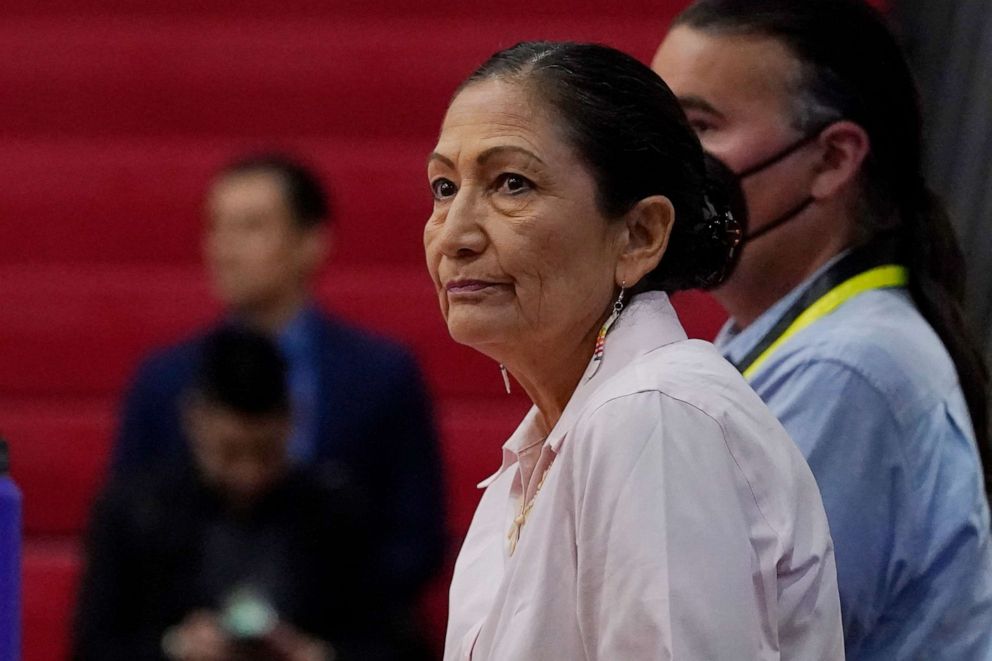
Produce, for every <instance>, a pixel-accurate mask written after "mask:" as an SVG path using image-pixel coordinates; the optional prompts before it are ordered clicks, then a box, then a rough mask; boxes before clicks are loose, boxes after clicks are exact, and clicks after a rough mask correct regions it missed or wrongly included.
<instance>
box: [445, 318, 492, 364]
mask: <svg viewBox="0 0 992 661" xmlns="http://www.w3.org/2000/svg"><path fill="white" fill-rule="evenodd" d="M486 316H487V315H480V314H464V313H461V312H459V311H456V310H450V311H449V313H448V333H449V334H450V335H451V339H453V340H454V341H455V342H457V343H458V344H464V345H465V346H468V347H472V348H473V349H476V350H477V351H480V352H482V353H485V354H486V355H489V352H488V351H487V349H488V348H490V347H492V346H493V345H498V344H502V343H503V339H504V337H505V332H503V331H504V330H505V329H504V325H505V323H506V319H500V318H485V317H486Z"/></svg>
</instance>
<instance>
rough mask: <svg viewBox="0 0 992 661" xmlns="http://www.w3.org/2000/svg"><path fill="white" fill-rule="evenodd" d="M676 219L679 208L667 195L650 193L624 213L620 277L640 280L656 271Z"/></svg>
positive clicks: (632, 281) (618, 267)
mask: <svg viewBox="0 0 992 661" xmlns="http://www.w3.org/2000/svg"><path fill="white" fill-rule="evenodd" d="M674 221H675V208H674V207H672V203H671V201H669V199H668V198H667V197H665V196H664V195H652V196H651V197H646V198H644V199H643V200H641V201H640V202H638V203H637V204H635V205H634V207H633V208H632V209H631V210H630V211H628V212H627V213H626V214H625V215H624V219H623V222H624V223H625V230H626V231H624V232H622V233H621V240H622V241H624V243H623V245H621V246H620V255H619V259H618V260H617V268H616V274H615V277H616V281H617V283H618V284H619V283H620V282H624V281H626V282H627V284H628V285H633V284H634V283H637V282H640V280H641V278H643V277H644V276H646V275H647V274H648V273H650V272H651V271H653V270H654V269H655V267H656V266H658V263H659V262H660V261H661V257H662V255H664V254H665V248H667V247H668V237H669V236H670V235H671V233H672V223H673V222H674Z"/></svg>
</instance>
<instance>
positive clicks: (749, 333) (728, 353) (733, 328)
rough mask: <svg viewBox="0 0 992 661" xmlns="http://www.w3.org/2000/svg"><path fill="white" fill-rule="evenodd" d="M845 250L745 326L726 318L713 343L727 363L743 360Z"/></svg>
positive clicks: (843, 254)
mask: <svg viewBox="0 0 992 661" xmlns="http://www.w3.org/2000/svg"><path fill="white" fill-rule="evenodd" d="M848 252H850V251H848V250H845V251H844V252H841V253H840V254H838V255H835V256H834V257H833V258H831V259H830V261H828V262H827V263H826V264H824V265H823V266H821V267H820V268H818V269H817V270H816V271H815V272H814V273H813V274H812V275H811V276H809V277H808V278H806V279H805V280H803V281H802V282H801V283H799V284H798V285H796V286H795V287H794V288H793V289H792V291H790V292H789V293H788V294H786V295H785V296H783V297H782V298H780V299H779V300H778V301H776V302H775V304H774V305H772V306H771V307H770V308H768V309H767V310H765V311H764V312H762V313H761V315H760V316H759V317H758V318H757V319H755V320H754V321H753V322H751V323H750V324H749V325H748V327H747V328H744V329H740V328H738V327H737V322H735V321H734V320H733V319H728V320H727V322H726V323H724V325H723V327H722V328H721V329H720V332H719V333H717V336H716V339H714V340H713V344H715V345H716V347H717V348H718V349H719V350H720V353H722V354H723V356H724V357H725V358H726V359H727V360H729V361H730V362H732V363H738V362H740V361H741V360H743V359H744V357H745V356H747V355H748V354H749V353H750V352H751V350H752V349H753V348H754V347H756V346H757V345H758V343H759V342H761V340H762V339H764V337H765V335H767V334H768V332H769V331H770V330H771V329H772V328H773V327H774V326H775V324H777V323H778V320H779V319H781V318H782V315H784V314H785V313H786V312H788V311H789V309H790V308H791V307H792V305H793V304H794V303H795V302H796V301H797V300H799V297H800V296H802V295H803V294H804V293H805V292H806V290H807V289H809V288H810V286H811V285H812V284H813V282H815V281H816V279H817V278H819V277H820V276H821V275H823V274H824V273H825V272H826V271H827V270H829V269H830V267H832V266H833V265H834V264H836V263H837V262H838V261H840V260H841V259H842V258H843V257H844V256H845V255H847V253H848Z"/></svg>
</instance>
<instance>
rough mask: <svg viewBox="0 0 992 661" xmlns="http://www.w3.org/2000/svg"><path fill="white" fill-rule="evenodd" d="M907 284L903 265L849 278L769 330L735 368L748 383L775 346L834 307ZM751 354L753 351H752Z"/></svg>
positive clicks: (879, 268) (891, 266)
mask: <svg viewBox="0 0 992 661" xmlns="http://www.w3.org/2000/svg"><path fill="white" fill-rule="evenodd" d="M908 282H909V271H908V270H907V269H906V267H905V266H899V265H897V264H883V265H882V266H876V267H875V268H873V269H869V270H867V271H864V272H862V273H858V274H857V275H855V276H853V277H850V278H848V279H846V280H844V281H843V282H841V283H840V284H839V285H837V286H835V287H833V288H831V289H830V290H829V291H828V292H827V293H825V294H823V295H822V296H820V297H819V298H818V299H816V301H814V302H813V303H812V304H811V305H809V306H808V307H806V308H805V309H803V310H802V311H801V312H799V313H798V314H797V315H796V317H795V319H794V320H793V321H792V323H790V324H789V325H788V327H786V328H785V330H783V331H781V332H779V333H778V334H777V335H776V334H775V332H774V331H775V329H773V331H772V333H771V334H770V335H771V336H770V337H769V336H766V337H765V339H764V340H762V342H761V343H760V344H759V347H763V348H762V349H761V350H760V352H759V353H758V355H757V356H756V357H754V358H752V359H751V360H747V359H745V360H746V364H744V365H738V369H740V370H741V373H743V374H744V378H745V379H748V380H750V379H751V377H752V376H754V374H755V373H756V372H757V371H758V369H759V368H760V367H761V366H762V365H763V364H764V363H765V361H767V360H768V359H769V358H770V357H771V356H772V354H774V353H775V351H777V350H778V348H779V347H781V346H782V344H784V343H785V342H787V341H788V340H789V338H791V337H792V336H793V335H795V334H796V333H798V332H799V331H801V330H802V329H804V328H806V327H807V326H809V325H810V324H812V323H813V322H815V321H817V320H818V319H822V318H823V317H825V316H827V315H828V314H830V313H831V312H833V311H834V310H836V309H837V308H838V307H840V306H841V305H843V304H844V303H846V302H847V301H849V300H851V299H852V298H854V297H855V296H857V295H858V294H863V293H864V292H866V291H873V290H875V289H885V288H888V287H901V286H905V285H906V283H908ZM752 353H753V352H752Z"/></svg>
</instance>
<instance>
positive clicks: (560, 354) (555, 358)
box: [503, 321, 602, 434]
mask: <svg viewBox="0 0 992 661" xmlns="http://www.w3.org/2000/svg"><path fill="white" fill-rule="evenodd" d="M601 326H602V321H600V323H598V324H596V325H595V326H594V327H593V328H592V329H591V330H589V331H587V332H586V333H585V334H584V335H583V336H581V337H580V338H579V339H578V341H575V342H573V343H571V344H569V345H567V348H565V346H566V345H565V343H563V342H556V343H555V344H554V347H553V348H548V349H547V350H544V351H542V350H540V348H541V347H534V348H535V349H538V350H535V351H529V352H527V353H525V354H517V355H514V356H513V357H511V358H510V359H508V360H506V361H504V363H503V364H504V365H505V366H506V368H507V369H508V370H509V371H510V373H511V374H513V378H514V379H515V380H516V381H517V382H518V383H519V384H520V386H521V387H522V388H523V389H524V392H526V393H527V396H528V397H530V400H531V401H532V402H533V403H534V405H535V406H536V407H537V409H538V411H539V412H540V414H541V415H540V420H539V422H540V424H541V426H542V427H543V429H542V431H543V433H544V434H548V433H549V432H550V431H551V429H552V428H553V427H554V426H555V425H556V424H557V423H558V419H559V418H561V414H562V412H563V411H564V410H565V406H567V405H568V402H569V400H570V399H571V398H572V393H574V392H575V389H576V387H577V386H578V385H579V381H580V380H581V379H582V375H583V374H584V373H585V371H586V368H587V367H588V365H589V361H590V359H591V358H592V353H593V350H594V348H595V345H596V335H597V333H598V332H599V329H600V327H601Z"/></svg>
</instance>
